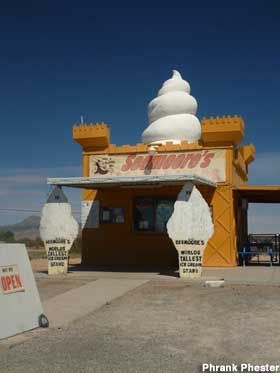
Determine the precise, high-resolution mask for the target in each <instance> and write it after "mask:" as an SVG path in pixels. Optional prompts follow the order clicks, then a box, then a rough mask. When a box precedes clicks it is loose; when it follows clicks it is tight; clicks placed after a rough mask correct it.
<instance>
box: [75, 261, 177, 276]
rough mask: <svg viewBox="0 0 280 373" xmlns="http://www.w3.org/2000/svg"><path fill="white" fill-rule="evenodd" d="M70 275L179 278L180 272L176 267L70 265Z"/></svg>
mask: <svg viewBox="0 0 280 373" xmlns="http://www.w3.org/2000/svg"><path fill="white" fill-rule="evenodd" d="M68 272H69V273H71V272H72V273H73V272H75V273H77V272H104V273H105V272H112V273H118V272H119V273H142V274H144V273H150V274H152V273H154V274H158V275H159V276H170V277H175V278H176V277H179V270H178V268H175V267H155V266H125V265H122V266H119V265H114V266H102V265H83V264H70V266H69V270H68Z"/></svg>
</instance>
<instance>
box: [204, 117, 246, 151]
mask: <svg viewBox="0 0 280 373" xmlns="http://www.w3.org/2000/svg"><path fill="white" fill-rule="evenodd" d="M201 129H202V141H203V143H204V144H205V145H208V144H209V145H210V144H211V145H212V144H215V145H237V144H239V143H240V142H241V141H242V140H243V138H244V122H243V119H242V118H241V117H240V116H237V115H235V116H229V115H228V116H223V117H216V118H214V117H210V118H202V120H201Z"/></svg>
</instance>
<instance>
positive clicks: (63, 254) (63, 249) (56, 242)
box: [44, 237, 73, 275]
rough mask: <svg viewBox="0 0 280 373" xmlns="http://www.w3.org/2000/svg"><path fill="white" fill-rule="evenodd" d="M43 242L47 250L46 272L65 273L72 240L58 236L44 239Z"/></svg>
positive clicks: (53, 273)
mask: <svg viewBox="0 0 280 373" xmlns="http://www.w3.org/2000/svg"><path fill="white" fill-rule="evenodd" d="M44 243H45V248H46V251H47V259H48V273H49V274H51V275H59V274H65V273H67V272H68V254H69V250H70V248H71V246H72V243H73V242H71V241H70V240H69V239H67V238H62V237H60V238H55V239H51V240H46V241H45V242H44Z"/></svg>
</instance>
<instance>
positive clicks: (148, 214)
mask: <svg viewBox="0 0 280 373" xmlns="http://www.w3.org/2000/svg"><path fill="white" fill-rule="evenodd" d="M174 202H175V198H153V197H137V198H136V199H135V203H134V230H136V231H147V232H166V223H167V222H168V220H169V218H170V216H171V215H172V212H173V209H174Z"/></svg>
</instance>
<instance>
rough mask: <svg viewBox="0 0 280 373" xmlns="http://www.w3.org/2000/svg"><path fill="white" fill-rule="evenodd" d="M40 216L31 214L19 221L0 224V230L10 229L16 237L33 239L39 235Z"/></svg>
mask: <svg viewBox="0 0 280 373" xmlns="http://www.w3.org/2000/svg"><path fill="white" fill-rule="evenodd" d="M40 219H41V218H40V216H36V215H32V216H29V217H28V218H26V219H24V220H22V221H21V222H19V223H16V224H11V225H2V226H0V231H2V232H3V231H11V232H13V233H14V235H15V238H16V239H22V238H30V239H35V238H37V237H39V236H40V234H39V225H40Z"/></svg>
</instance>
